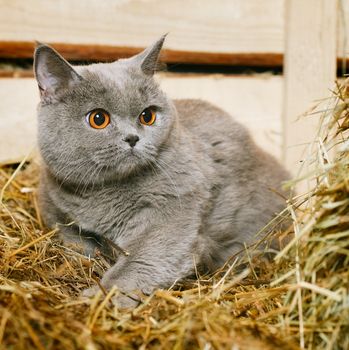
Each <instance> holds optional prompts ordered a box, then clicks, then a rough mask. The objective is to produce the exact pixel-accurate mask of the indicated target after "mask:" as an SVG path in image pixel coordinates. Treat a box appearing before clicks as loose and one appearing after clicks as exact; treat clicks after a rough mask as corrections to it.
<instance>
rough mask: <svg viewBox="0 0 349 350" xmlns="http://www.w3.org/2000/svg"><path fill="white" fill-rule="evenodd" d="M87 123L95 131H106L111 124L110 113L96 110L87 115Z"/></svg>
mask: <svg viewBox="0 0 349 350" xmlns="http://www.w3.org/2000/svg"><path fill="white" fill-rule="evenodd" d="M86 121H87V122H88V123H89V124H90V126H91V127H92V128H94V129H104V128H106V127H107V126H108V124H109V123H110V117H109V113H108V112H106V111H104V110H103V109H95V110H93V111H92V112H89V113H88V114H87V115H86Z"/></svg>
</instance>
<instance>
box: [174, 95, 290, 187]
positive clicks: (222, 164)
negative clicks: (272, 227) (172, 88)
mask: <svg viewBox="0 0 349 350" xmlns="http://www.w3.org/2000/svg"><path fill="white" fill-rule="evenodd" d="M174 103H175V106H176V109H177V113H178V117H179V120H180V124H181V126H182V127H183V128H184V129H185V130H186V131H187V132H188V133H189V134H190V135H191V137H192V138H193V139H195V140H196V141H197V142H196V145H198V147H199V148H200V151H201V152H205V153H206V154H208V155H209V156H210V158H211V160H212V162H213V165H214V168H215V169H217V170H218V173H221V175H222V176H223V177H227V175H228V173H229V174H231V175H238V176H239V177H241V178H245V179H246V178H250V179H253V181H255V180H256V179H258V180H259V181H262V182H269V183H270V185H271V186H272V187H277V188H279V187H280V183H281V182H282V181H284V180H286V179H288V178H289V174H288V172H287V171H286V170H285V169H284V167H283V166H282V165H281V164H279V162H278V161H277V160H276V159H275V158H274V157H273V156H271V155H270V154H268V153H266V152H265V151H263V150H262V149H261V148H260V147H258V146H257V145H256V143H255V142H254V141H253V139H252V137H251V135H250V133H249V131H248V130H247V128H246V127H245V126H243V125H242V124H240V123H239V122H238V121H236V120H235V119H234V118H233V117H232V116H231V115H229V114H228V113H227V112H225V111H224V110H222V109H220V108H219V107H216V106H214V105H212V104H211V103H209V102H207V101H203V100H199V99H181V100H174ZM270 169H273V172H272V173H271V172H270ZM254 185H255V184H254ZM252 187H253V186H252Z"/></svg>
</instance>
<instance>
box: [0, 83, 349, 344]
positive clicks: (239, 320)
mask: <svg viewBox="0 0 349 350" xmlns="http://www.w3.org/2000/svg"><path fill="white" fill-rule="evenodd" d="M333 103H334V104H333V106H332V109H329V110H327V111H325V112H324V113H323V114H322V118H323V119H324V120H323V124H322V125H323V129H321V130H320V133H319V140H318V142H316V143H314V145H315V146H316V147H317V148H318V152H317V153H316V154H317V155H318V159H317V161H316V164H317V166H316V173H313V174H311V175H310V176H312V177H314V178H316V180H317V182H316V184H315V186H314V188H313V189H312V191H311V192H310V193H308V194H307V195H306V196H304V197H298V198H297V199H296V200H295V201H294V202H293V203H292V205H291V204H290V206H289V212H290V213H291V214H292V215H293V219H294V229H295V234H296V235H295V237H296V238H295V239H294V240H293V241H291V242H290V243H289V245H288V246H287V247H286V248H285V249H284V250H283V251H282V252H281V253H279V255H278V256H277V259H276V260H275V261H274V262H266V261H265V260H263V259H260V258H259V256H258V254H257V253H255V252H254V251H253V249H252V248H251V249H250V250H249V251H248V252H247V253H246V257H245V258H243V259H241V260H236V259H234V258H233V259H232V260H231V264H230V265H228V266H227V267H225V268H224V269H222V271H219V272H217V273H216V274H215V275H214V276H197V279H195V280H187V281H183V282H181V283H179V284H177V285H176V286H174V287H173V288H171V289H170V290H168V291H167V290H159V291H156V292H155V293H154V294H153V295H151V296H149V297H147V298H146V299H145V303H144V304H142V305H140V306H139V307H138V308H136V309H135V310H133V311H119V310H118V309H117V307H116V306H115V305H113V304H112V302H111V297H112V295H113V294H114V293H117V290H116V289H114V290H112V291H110V292H109V293H108V294H104V293H103V292H102V291H101V292H100V293H99V294H97V295H96V296H95V297H94V298H93V299H91V300H90V299H84V298H81V297H80V296H79V295H80V294H81V291H82V290H83V289H85V288H86V287H88V286H90V285H91V284H95V283H96V281H98V280H99V278H100V277H101V275H102V273H103V271H104V270H105V269H106V268H107V267H108V263H107V262H106V261H104V260H103V258H102V257H100V258H99V259H96V260H91V261H90V260H88V259H87V258H86V257H84V256H82V255H80V254H79V253H77V252H74V251H73V250H71V249H69V248H67V247H63V246H62V245H60V243H59V241H57V239H56V232H55V231H49V230H47V228H45V227H43V225H42V222H41V220H40V213H39V209H38V206H37V202H36V194H35V189H36V184H37V173H38V168H37V165H35V164H34V163H31V164H28V163H25V162H23V164H21V165H20V166H19V167H17V166H16V167H13V166H9V165H7V166H5V165H4V166H2V167H0V189H1V193H0V200H1V207H0V349H89V350H93V349H119V348H121V349H133V348H140V349H150V348H156V349H172V348H173V349H197V348H201V349H298V348H299V345H300V346H302V347H306V348H309V349H348V348H349V314H348V304H349V297H348V291H349V269H348V267H349V264H348V261H349V195H348V193H349V172H348V164H349V141H348V137H347V135H346V133H347V131H348V129H349V89H348V88H347V85H344V86H342V87H340V88H339V92H338V94H337V96H336V100H335V101H334V102H333ZM324 130H325V132H324ZM323 132H324V134H323ZM338 140H339V141H338ZM335 143H337V149H338V153H337V154H336V156H335V158H334V160H332V161H331V159H330V156H329V155H328V148H331V147H332V145H333V144H335ZM300 203H303V205H302V206H299V204H300ZM304 203H305V204H304ZM271 227H272V226H271Z"/></svg>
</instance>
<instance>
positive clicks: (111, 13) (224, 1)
mask: <svg viewBox="0 0 349 350" xmlns="http://www.w3.org/2000/svg"><path fill="white" fill-rule="evenodd" d="M284 1H285V0H268V1H260V0H249V1H246V0H234V1H231V0H217V1H214V2H211V1H202V0H186V1H182V0H151V1H130V0H122V1H121V0H103V1H97V0H84V1H83V2H78V1H70V0H56V1H47V0H26V1H22V0H11V1H8V0H0V8H1V10H0V41H1V43H2V44H1V46H2V51H1V52H2V54H1V55H4V54H5V55H6V56H10V55H12V57H13V55H14V52H19V54H20V55H22V57H28V56H30V55H31V52H32V45H33V44H32V43H33V42H34V41H35V40H38V41H42V42H48V43H56V44H57V45H62V44H59V43H64V45H67V46H66V47H65V50H66V52H65V54H66V56H67V57H68V58H70V59H72V58H78V59H85V58H90V57H92V58H93V59H101V58H102V59H109V56H108V55H111V58H117V57H119V56H128V55H130V54H132V53H134V52H135V51H138V49H137V48H143V47H145V46H148V45H149V44H150V43H152V42H153V41H154V40H156V39H157V38H158V37H159V36H160V35H162V34H164V33H167V32H168V33H169V35H168V38H167V40H166V45H165V48H166V49H168V51H167V53H166V54H165V60H169V61H170V62H200V63H211V62H214V61H216V63H218V64H220V63H224V64H243V63H242V62H244V60H245V59H246V61H247V62H251V63H250V64H260V63H258V62H260V60H262V61H263V64H266V63H267V62H268V60H269V59H272V60H273V59H275V57H276V60H277V62H278V64H280V63H281V61H280V58H281V55H282V53H283V39H284V36H283V33H284V30H283V25H284V18H283V17H284V16H283V14H284ZM6 42H7V44H6ZM16 43H17V44H18V45H17V46H15V45H14V44H16ZM71 44H75V45H77V46H69V45H71ZM84 45H86V46H84ZM79 48H81V49H82V50H81V52H80V51H79ZM68 51H69V52H68ZM78 53H79V54H78ZM80 54H81V55H82V56H80ZM90 55H91V56H90ZM244 55H246V56H244ZM274 55H276V56H275V57H274ZM166 57H167V58H166Z"/></svg>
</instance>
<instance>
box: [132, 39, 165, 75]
mask: <svg viewBox="0 0 349 350" xmlns="http://www.w3.org/2000/svg"><path fill="white" fill-rule="evenodd" d="M166 36H167V34H165V35H163V36H162V37H161V38H160V39H158V40H157V41H156V42H155V43H154V44H153V45H151V46H149V47H148V48H146V49H145V50H144V51H142V52H141V53H140V54H138V55H137V56H135V58H136V59H137V61H138V62H140V65H141V69H142V72H143V73H144V74H146V75H150V76H151V75H154V73H155V72H156V71H157V70H158V68H159V57H160V52H161V49H162V45H163V44H164V41H165V38H166Z"/></svg>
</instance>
